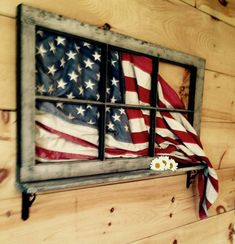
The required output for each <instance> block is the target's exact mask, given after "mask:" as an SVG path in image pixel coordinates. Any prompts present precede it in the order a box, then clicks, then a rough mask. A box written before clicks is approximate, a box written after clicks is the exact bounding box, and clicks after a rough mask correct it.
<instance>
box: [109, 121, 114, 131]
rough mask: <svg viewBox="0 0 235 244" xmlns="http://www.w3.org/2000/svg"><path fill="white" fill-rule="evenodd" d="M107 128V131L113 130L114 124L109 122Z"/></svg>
mask: <svg viewBox="0 0 235 244" xmlns="http://www.w3.org/2000/svg"><path fill="white" fill-rule="evenodd" d="M107 126H108V129H109V130H114V124H113V123H112V122H111V121H109V123H108V125H107Z"/></svg>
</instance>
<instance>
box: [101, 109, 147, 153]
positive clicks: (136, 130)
mask: <svg viewBox="0 0 235 244" xmlns="http://www.w3.org/2000/svg"><path fill="white" fill-rule="evenodd" d="M106 118H107V120H106V125H107V126H106V137H105V156H106V158H120V157H124V158H134V157H141V156H148V146H149V111H146V110H140V109H123V108H111V107H107V111H106Z"/></svg>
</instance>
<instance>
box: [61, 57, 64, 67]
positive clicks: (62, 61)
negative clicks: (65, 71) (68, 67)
mask: <svg viewBox="0 0 235 244" xmlns="http://www.w3.org/2000/svg"><path fill="white" fill-rule="evenodd" d="M64 64H65V60H64V58H62V59H61V60H60V67H63V68H64Z"/></svg>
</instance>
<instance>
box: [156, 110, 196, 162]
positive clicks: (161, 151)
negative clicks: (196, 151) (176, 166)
mask: <svg viewBox="0 0 235 244" xmlns="http://www.w3.org/2000/svg"><path fill="white" fill-rule="evenodd" d="M186 117H187V114H184V113H172V112H171V113H170V112H157V119H156V151H155V154H156V156H169V157H170V158H173V159H175V161H177V162H178V163H190V162H192V155H193V153H192V152H191V151H190V149H189V148H188V146H187V145H188V143H196V144H197V143H199V144H200V142H199V140H198V138H197V136H196V133H195V131H194V129H193V127H192V125H191V124H190V123H189V122H188V120H187V118H186Z"/></svg>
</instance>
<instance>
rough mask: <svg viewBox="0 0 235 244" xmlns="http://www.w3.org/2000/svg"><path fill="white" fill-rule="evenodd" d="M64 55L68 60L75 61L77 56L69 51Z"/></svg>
mask: <svg viewBox="0 0 235 244" xmlns="http://www.w3.org/2000/svg"><path fill="white" fill-rule="evenodd" d="M66 55H67V56H68V60H70V59H75V56H76V55H77V54H76V53H75V52H72V51H71V50H70V51H69V52H68V53H66Z"/></svg>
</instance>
